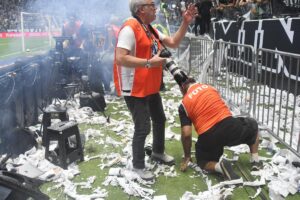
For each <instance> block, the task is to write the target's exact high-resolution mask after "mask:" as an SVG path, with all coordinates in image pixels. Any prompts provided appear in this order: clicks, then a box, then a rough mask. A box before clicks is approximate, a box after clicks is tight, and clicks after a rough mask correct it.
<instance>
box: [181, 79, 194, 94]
mask: <svg viewBox="0 0 300 200" xmlns="http://www.w3.org/2000/svg"><path fill="white" fill-rule="evenodd" d="M193 83H196V80H195V79H194V78H192V77H189V78H188V79H187V80H186V81H184V82H183V83H182V84H181V85H180V90H181V92H182V94H183V95H185V94H186V92H187V90H188V89H189V86H190V84H193Z"/></svg>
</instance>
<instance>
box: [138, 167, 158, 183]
mask: <svg viewBox="0 0 300 200" xmlns="http://www.w3.org/2000/svg"><path fill="white" fill-rule="evenodd" d="M133 171H134V172H135V173H137V174H138V175H139V176H140V177H141V179H143V180H145V181H152V180H153V179H154V174H153V173H152V172H151V171H148V170H146V169H145V168H143V169H137V168H133Z"/></svg>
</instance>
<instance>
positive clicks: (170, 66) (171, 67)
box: [159, 48, 188, 86]
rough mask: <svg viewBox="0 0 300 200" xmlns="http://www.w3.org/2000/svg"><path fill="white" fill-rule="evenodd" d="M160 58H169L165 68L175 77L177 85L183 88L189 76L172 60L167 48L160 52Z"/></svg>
mask: <svg viewBox="0 0 300 200" xmlns="http://www.w3.org/2000/svg"><path fill="white" fill-rule="evenodd" d="M159 56H160V57H162V58H167V60H166V65H165V68H166V69H167V70H168V71H169V72H170V73H171V74H172V75H173V77H174V79H175V81H176V82H177V84H178V85H179V86H181V85H182V83H184V82H185V81H186V80H187V79H188V76H187V75H186V74H185V73H184V72H183V71H182V70H181V69H180V68H179V67H178V66H177V64H176V62H175V61H174V60H173V59H172V58H171V56H172V54H171V52H170V51H169V50H168V49H166V48H165V49H163V50H162V51H161V52H160V54H159Z"/></svg>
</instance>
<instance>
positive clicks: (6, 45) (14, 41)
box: [0, 37, 54, 60]
mask: <svg viewBox="0 0 300 200" xmlns="http://www.w3.org/2000/svg"><path fill="white" fill-rule="evenodd" d="M52 44H54V43H53V42H52ZM25 49H28V50H29V51H27V52H26V51H25V52H22V39H21V38H1V39H0V60H5V59H9V58H14V57H19V56H24V55H32V54H34V53H35V52H39V51H40V50H47V49H49V40H48V38H47V37H31V38H25Z"/></svg>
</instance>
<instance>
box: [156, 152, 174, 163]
mask: <svg viewBox="0 0 300 200" xmlns="http://www.w3.org/2000/svg"><path fill="white" fill-rule="evenodd" d="M151 158H152V160H154V161H157V162H160V163H163V164H166V165H175V160H174V158H173V157H172V156H169V155H167V154H165V153H161V154H160V153H154V152H152V155H151Z"/></svg>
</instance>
